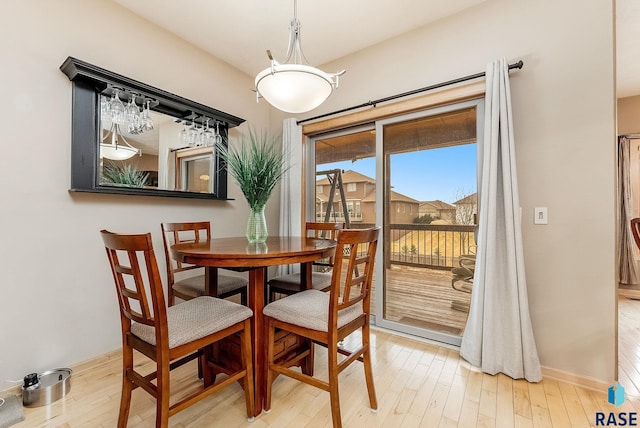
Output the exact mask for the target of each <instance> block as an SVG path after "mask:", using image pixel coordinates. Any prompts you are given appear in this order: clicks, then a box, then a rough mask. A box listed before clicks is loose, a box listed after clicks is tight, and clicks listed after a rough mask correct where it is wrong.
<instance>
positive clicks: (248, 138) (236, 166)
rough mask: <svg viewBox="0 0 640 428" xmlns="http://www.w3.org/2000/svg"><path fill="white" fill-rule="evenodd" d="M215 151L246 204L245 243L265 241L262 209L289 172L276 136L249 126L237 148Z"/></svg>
mask: <svg viewBox="0 0 640 428" xmlns="http://www.w3.org/2000/svg"><path fill="white" fill-rule="evenodd" d="M217 149H218V151H219V153H220V156H221V158H222V159H223V161H225V162H226V164H227V169H228V171H229V174H230V175H231V176H232V177H233V179H234V180H235V182H236V183H237V184H238V186H239V187H240V190H242V193H243V194H244V197H245V199H246V200H247V203H248V204H249V219H248V221H247V240H248V241H249V243H261V242H265V241H266V240H267V236H268V232H267V222H266V219H265V216H264V207H265V205H266V204H267V201H268V200H269V197H270V196H271V193H272V192H273V189H275V187H276V184H278V181H280V179H281V178H282V176H283V175H284V173H285V172H287V170H288V169H289V168H288V167H287V166H286V159H285V156H284V154H283V153H282V151H281V150H280V145H279V144H278V137H274V136H270V135H269V134H268V133H267V132H265V131H263V132H261V133H258V132H256V131H255V130H254V129H252V128H251V127H250V128H249V131H248V133H247V134H242V135H241V137H240V141H239V144H238V145H237V147H232V148H227V147H226V146H224V145H223V144H218V145H217Z"/></svg>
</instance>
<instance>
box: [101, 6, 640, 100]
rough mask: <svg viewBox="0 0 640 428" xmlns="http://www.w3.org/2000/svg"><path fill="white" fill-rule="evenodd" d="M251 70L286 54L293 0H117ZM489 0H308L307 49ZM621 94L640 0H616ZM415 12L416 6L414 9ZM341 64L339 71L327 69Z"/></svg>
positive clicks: (351, 41)
mask: <svg viewBox="0 0 640 428" xmlns="http://www.w3.org/2000/svg"><path fill="white" fill-rule="evenodd" d="M112 1H114V2H116V3H118V4H120V5H122V6H124V7H125V8H127V9H129V10H131V11H132V12H134V13H135V14H137V15H140V16H142V17H144V18H145V19H147V20H148V21H150V22H152V23H154V24H156V25H158V26H160V27H162V28H165V29H166V30H168V31H170V32H172V33H174V34H176V35H177V36H179V37H181V38H182V39H184V40H186V41H188V42H190V43H192V44H194V45H196V46H198V47H200V48H201V49H203V50H205V51H207V52H210V53H211V54H212V55H214V56H216V57H218V58H220V59H222V60H224V61H226V62H228V63H229V64H231V65H233V66H234V67H236V68H238V69H239V70H242V71H243V72H245V73H247V74H248V75H250V76H253V75H256V74H257V73H258V72H259V71H261V70H263V69H264V68H266V67H268V65H269V60H268V58H267V55H266V50H267V49H270V50H271V52H272V53H273V56H274V58H275V59H276V60H284V57H285V54H286V50H287V41H288V37H289V30H288V27H289V22H290V21H291V18H292V17H293V14H294V7H293V4H294V2H293V0H269V1H266V0H239V1H238V0H236V1H229V0H226V1H223V0H217V1H215V0H182V1H175V0H112ZM484 1H486V0H456V1H451V0H393V1H392V0H349V1H344V0H322V1H320V0H315V1H313V0H301V1H300V2H299V3H298V19H299V20H300V22H301V24H302V30H301V34H302V44H303V51H304V53H305V56H306V57H307V60H308V61H309V62H310V64H311V65H314V66H319V65H321V64H325V63H327V62H330V61H333V60H336V59H338V58H341V57H343V56H345V55H349V54H351V53H354V52H356V51H359V50H361V49H364V48H366V47H368V46H372V45H375V44H377V43H380V42H382V41H384V40H387V39H390V38H393V37H396V36H399V35H401V34H403V33H406V32H409V31H412V30H415V29H417V28H419V27H423V26H426V25H429V24H430V23H432V22H435V21H437V20H439V19H442V18H444V17H447V16H450V15H453V14H455V13H458V12H460V11H462V10H464V9H467V8H470V7H473V6H475V5H477V4H480V3H482V2H484ZM616 9H617V16H618V19H617V35H616V37H617V46H618V49H617V90H618V97H620V98H621V97H626V96H631V95H638V94H640V55H638V53H639V52H638V40H640V25H638V23H640V2H639V1H637V0H616ZM407 11H410V12H407ZM326 71H337V70H326Z"/></svg>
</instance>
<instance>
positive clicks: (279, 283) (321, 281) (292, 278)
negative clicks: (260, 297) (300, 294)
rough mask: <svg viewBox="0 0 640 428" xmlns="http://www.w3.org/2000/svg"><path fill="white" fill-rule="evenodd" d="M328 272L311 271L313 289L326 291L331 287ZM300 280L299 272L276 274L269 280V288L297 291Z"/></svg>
mask: <svg viewBox="0 0 640 428" xmlns="http://www.w3.org/2000/svg"><path fill="white" fill-rule="evenodd" d="M331 276H332V274H331V273H330V272H311V286H312V287H313V289H314V290H321V291H328V290H329V288H330V287H331ZM301 284H302V281H301V280H300V274H299V273H292V274H290V275H283V276H278V277H276V278H273V279H270V280H269V286H270V287H271V288H279V289H281V290H290V291H293V292H297V291H300V290H301V287H302V285H301Z"/></svg>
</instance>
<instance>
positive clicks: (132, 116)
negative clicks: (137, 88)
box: [125, 94, 140, 124]
mask: <svg viewBox="0 0 640 428" xmlns="http://www.w3.org/2000/svg"><path fill="white" fill-rule="evenodd" d="M125 116H126V118H127V121H128V122H129V123H133V124H135V123H136V121H138V117H139V116H140V110H138V105H137V104H136V95H135V94H131V98H129V103H128V104H127V107H126V109H125Z"/></svg>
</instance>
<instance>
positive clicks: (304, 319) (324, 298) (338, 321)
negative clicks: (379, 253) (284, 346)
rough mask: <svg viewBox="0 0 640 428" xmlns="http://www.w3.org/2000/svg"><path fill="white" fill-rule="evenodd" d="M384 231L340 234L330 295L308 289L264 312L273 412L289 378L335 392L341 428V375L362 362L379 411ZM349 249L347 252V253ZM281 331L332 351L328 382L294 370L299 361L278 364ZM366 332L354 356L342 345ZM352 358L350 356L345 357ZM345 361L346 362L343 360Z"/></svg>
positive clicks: (337, 422) (337, 423)
mask: <svg viewBox="0 0 640 428" xmlns="http://www.w3.org/2000/svg"><path fill="white" fill-rule="evenodd" d="M379 232H380V228H374V229H348V230H347V229H345V230H340V231H338V233H337V241H338V242H337V246H336V254H338V255H342V254H345V256H344V257H336V259H335V264H334V267H333V273H332V277H331V287H330V290H329V293H323V292H322V291H320V290H313V289H312V290H305V291H302V292H300V293H297V294H293V295H290V296H287V297H285V298H282V299H279V300H276V301H274V302H272V303H270V304H268V305H267V306H265V308H264V310H263V314H264V316H265V325H266V326H267V330H268V349H267V355H268V360H267V368H268V372H267V392H266V397H265V405H264V409H265V411H266V412H268V411H270V410H271V391H272V387H273V381H274V380H275V379H276V377H277V376H278V375H281V374H283V375H286V376H289V377H292V378H293V379H296V380H298V381H300V382H304V383H307V384H309V385H312V386H315V387H317V388H320V389H323V390H325V391H328V392H329V395H330V400H331V416H332V419H333V426H334V427H341V426H342V421H341V417H340V397H339V394H338V375H339V374H340V372H342V371H343V370H344V369H345V368H347V367H348V366H349V365H350V364H351V363H353V362H354V361H356V360H360V361H362V362H363V364H364V374H365V379H366V384H367V391H368V394H369V405H370V406H371V410H372V411H375V410H376V409H377V408H378V404H377V400H376V393H375V388H374V384H373V372H372V367H371V344H370V338H369V335H370V331H369V329H370V328H369V313H370V306H371V281H372V278H373V265H374V258H375V253H376V248H377V246H378V234H379ZM345 250H346V251H345ZM276 329H281V330H286V331H290V332H292V333H294V334H297V335H300V336H302V337H306V338H308V339H310V340H312V341H313V342H315V343H318V344H321V345H323V346H326V347H327V355H328V366H329V374H328V380H326V381H325V380H321V379H318V378H315V377H313V376H309V375H306V374H304V373H300V372H298V371H296V370H293V369H292V368H291V366H293V365H295V364H296V363H297V361H296V360H297V359H299V358H301V357H299V356H297V357H296V356H294V357H292V358H291V359H289V360H286V361H284V362H282V363H279V364H276V362H275V360H274V352H275V346H274V344H275V343H274V338H275V331H276ZM359 329H360V330H361V332H362V342H361V345H360V347H359V348H358V349H356V350H353V351H348V350H345V349H343V348H339V347H338V343H339V342H340V341H342V340H343V339H344V338H345V337H347V336H348V335H350V334H351V333H353V332H355V331H356V330H359ZM345 355H346V357H345ZM339 356H340V357H339Z"/></svg>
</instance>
